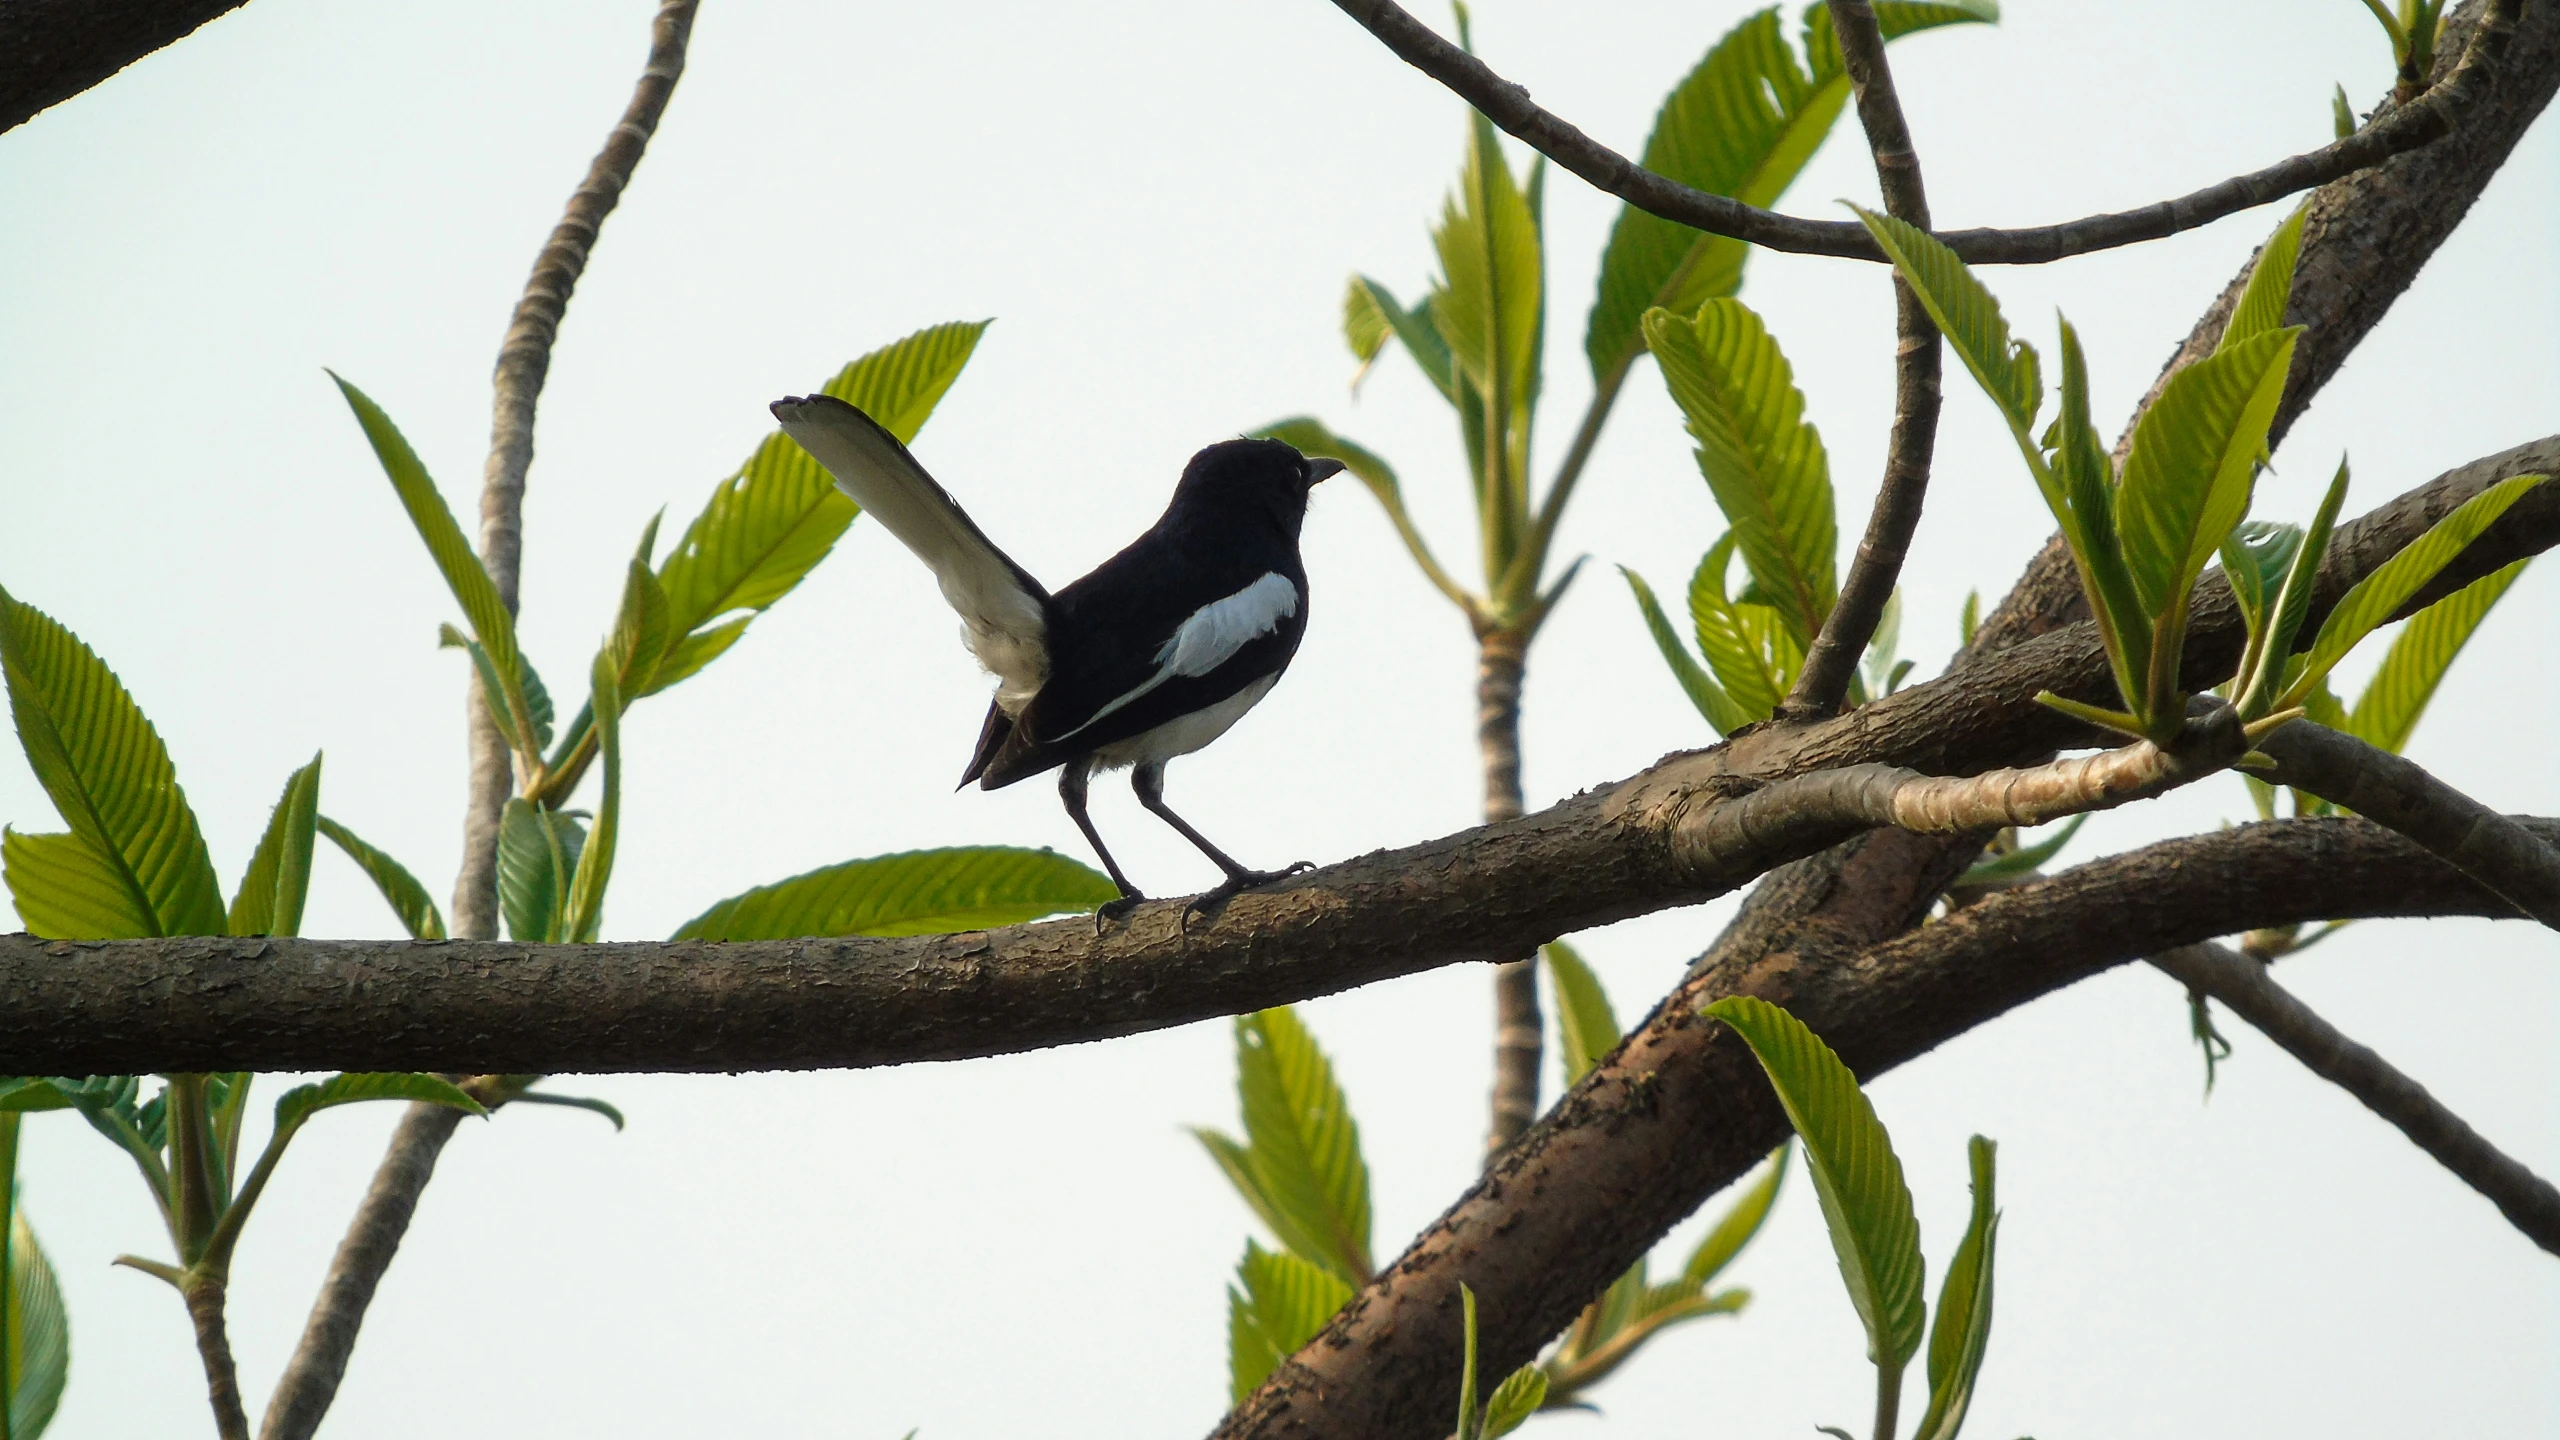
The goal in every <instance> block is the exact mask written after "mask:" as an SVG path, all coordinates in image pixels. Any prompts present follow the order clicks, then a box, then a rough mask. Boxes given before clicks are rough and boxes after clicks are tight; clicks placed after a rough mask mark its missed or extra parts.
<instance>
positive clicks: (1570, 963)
mask: <svg viewBox="0 0 2560 1440" xmlns="http://www.w3.org/2000/svg"><path fill="white" fill-rule="evenodd" d="M1542 953H1543V954H1545V956H1546V957H1547V976H1548V978H1549V979H1551V980H1553V981H1554V982H1555V987H1556V1041H1557V1044H1556V1057H1557V1058H1558V1059H1560V1060H1562V1061H1563V1062H1564V1083H1565V1084H1566V1085H1567V1086H1572V1085H1576V1084H1579V1083H1580V1082H1581V1080H1582V1077H1583V1076H1585V1075H1588V1074H1590V1073H1591V1067H1592V1066H1594V1065H1597V1064H1599V1063H1600V1060H1601V1057H1602V1056H1605V1055H1607V1054H1608V1053H1609V1052H1610V1051H1612V1050H1615V1049H1617V1048H1618V1040H1619V1038H1620V1036H1621V1034H1622V1033H1623V1032H1621V1031H1620V1030H1619V1029H1618V1017H1617V1016H1616V1015H1615V1014H1614V1013H1612V1012H1611V1011H1610V1009H1609V996H1608V994H1607V993H1606V992H1604V991H1603V990H1602V989H1601V988H1600V977H1599V976H1597V975H1594V974H1592V973H1591V967H1590V966H1589V965H1587V964H1584V963H1583V959H1582V957H1581V956H1580V955H1577V954H1575V953H1574V950H1573V947H1572V946H1570V945H1567V944H1565V943H1564V942H1563V941H1561V940H1558V941H1555V942H1553V943H1551V944H1549V945H1547V946H1545V947H1544V949H1543V951H1542Z"/></svg>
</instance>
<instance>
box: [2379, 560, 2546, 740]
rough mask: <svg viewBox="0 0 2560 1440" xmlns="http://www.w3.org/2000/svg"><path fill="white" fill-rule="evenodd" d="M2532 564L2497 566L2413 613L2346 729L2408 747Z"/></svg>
mask: <svg viewBox="0 0 2560 1440" xmlns="http://www.w3.org/2000/svg"><path fill="white" fill-rule="evenodd" d="M2530 563H2532V562H2531V561H2530V560H2518V561H2517V562H2515V563H2514V564H2512V565H2509V566H2507V567H2506V568H2505V569H2503V570H2493V571H2491V572H2489V573H2488V574H2486V575H2484V576H2482V577H2480V578H2479V579H2477V580H2474V581H2472V582H2471V583H2470V584H2468V585H2466V586H2464V587H2462V588H2461V589H2460V590H2457V591H2455V592H2454V593H2452V594H2450V595H2447V596H2446V597H2444V598H2443V599H2442V600H2439V601H2437V602H2436V603H2434V604H2433V605H2430V606H2428V607H2427V608H2426V609H2424V610H2421V611H2419V612H2418V613H2417V614H2416V615H2415V616H2413V617H2411V619H2410V621H2409V623H2408V625H2407V627H2406V628H2404V629H2403V630H2401V632H2400V637H2399V638H2398V639H2396V640H2394V641H2392V642H2391V648H2390V650H2388V651H2387V652H2385V653H2384V655H2383V657H2382V667H2381V668H2380V669H2378V670H2376V671H2374V672H2373V679H2372V680H2370V681H2368V682H2367V683H2366V685H2365V687H2364V693H2363V694H2361V695H2359V696H2357V697H2356V708H2355V710H2354V712H2353V713H2352V714H2350V715H2349V716H2348V717H2347V723H2346V725H2345V726H2344V727H2343V728H2344V729H2345V730H2346V732H2347V733H2348V734H2350V735H2353V736H2355V737H2356V738H2357V739H2359V740H2362V741H2364V742H2365V743H2366V744H2368V745H2372V746H2375V747H2377V748H2379V749H2383V750H2388V751H2390V752H2391V753H2392V754H2394V755H2397V754H2399V753H2400V752H2401V751H2403V750H2405V749H2407V748H2408V746H2409V734H2410V732H2411V731H2413V730H2415V729H2417V727H2418V718H2419V717H2420V716H2422V715H2424V714H2426V713H2427V702H2428V701H2429V700H2432V699H2434V698H2435V693H2436V686H2438V685H2439V684H2441V683H2443V681H2444V675H2445V672H2446V671H2447V670H2449V669H2451V668H2453V661H2454V657H2455V656H2457V655H2460V654H2461V653H2462V647H2463V646H2464V645H2466V644H2469V643H2470V641H2471V635H2472V632H2473V631H2475V630H2478V629H2479V628H2480V622H2481V621H2483V620H2485V619H2487V618H2488V617H2489V610H2490V607H2492V606H2494V605H2496V604H2497V603H2498V597H2499V596H2502V595H2504V594H2506V593H2507V587H2508V586H2510V585H2513V584H2514V583H2515V582H2516V577H2517V576H2519V575H2522V574H2523V573H2524V567H2525V566H2526V565H2528V564H2530Z"/></svg>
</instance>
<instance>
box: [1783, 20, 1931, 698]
mask: <svg viewBox="0 0 2560 1440" xmlns="http://www.w3.org/2000/svg"><path fill="white" fill-rule="evenodd" d="M1831 18H1832V21H1833V24H1834V26H1835V27H1836V28H1837V30H1838V32H1839V36H1840V57H1841V62H1842V65H1843V66H1844V68H1846V69H1847V71H1848V73H1849V83H1850V85H1851V86H1852V87H1854V89H1855V90H1856V93H1857V97H1858V123H1859V125H1860V126H1861V127H1863V128H1864V129H1865V130H1866V132H1867V148H1868V149H1869V150H1870V151H1872V152H1874V155H1875V162H1876V184H1877V187H1878V188H1879V189H1880V190H1882V191H1883V193H1884V206H1885V211H1886V213H1888V214H1890V215H1892V216H1893V217H1894V218H1895V219H1897V220H1903V221H1907V222H1909V223H1910V224H1913V225H1916V226H1918V227H1920V228H1921V229H1923V230H1926V229H1928V228H1929V196H1928V192H1927V190H1926V189H1925V188H1924V187H1923V186H1922V184H1921V180H1920V153H1919V151H1918V150H1917V149H1916V148H1914V147H1913V145H1912V143H1911V127H1910V125H1909V123H1908V122H1906V121H1905V120H1904V119H1903V116H1902V99H1901V97H1900V96H1898V95H1896V94H1895V93H1894V89H1893V67H1892V66H1891V65H1890V64H1888V63H1887V62H1886V60H1885V54H1884V34H1883V32H1882V31H1881V30H1880V29H1879V28H1878V27H1877V25H1876V12H1875V7H1874V6H1873V5H1870V4H1868V3H1867V0H1832V5H1831ZM1893 311H1894V351H1893V430H1892V432H1891V435H1890V437H1889V438H1888V439H1887V441H1886V443H1885V455H1884V478H1883V480H1882V481H1881V482H1879V483H1878V485H1877V487H1876V503H1875V507H1874V508H1873V509H1872V510H1870V511H1868V513H1867V533H1866V534H1864V535H1862V536H1860V537H1859V538H1858V552H1857V555H1856V557H1855V558H1854V559H1853V560H1851V562H1850V564H1849V578H1848V580H1847V581H1846V582H1845V583H1843V584H1842V585H1841V587H1840V598H1839V599H1838V600H1837V601H1836V602H1834V603H1833V605H1832V607H1831V613H1830V614H1829V615H1826V616H1824V617H1823V620H1822V633H1820V634H1818V635H1816V636H1814V637H1813V643H1812V644H1811V645H1810V646H1807V647H1806V649H1805V654H1804V665H1803V668H1801V669H1800V670H1798V671H1797V672H1796V683H1795V684H1794V685H1793V686H1791V687H1789V689H1788V692H1787V698H1786V700H1785V702H1784V703H1783V704H1781V705H1780V706H1779V707H1778V710H1779V713H1780V714H1781V715H1783V716H1785V717H1786V718H1788V719H1791V720H1807V719H1813V718H1816V717H1818V716H1823V715H1828V714H1830V713H1831V712H1832V711H1834V710H1837V709H1839V708H1840V702H1841V701H1842V700H1843V699H1845V698H1846V697H1847V696H1848V693H1849V679H1850V677H1851V676H1853V675H1855V674H1856V673H1857V671H1858V656H1859V655H1860V654H1861V653H1862V652H1864V651H1865V650H1866V648H1867V642H1868V641H1869V640H1870V639H1872V638H1874V636H1875V633H1876V624H1877V622H1878V621H1880V620H1882V619H1883V618H1884V607H1885V602H1886V601H1887V600H1890V599H1891V598H1892V597H1893V584H1894V581H1895V580H1896V579H1898V578H1899V577H1900V576H1901V574H1902V561H1903V557H1904V556H1906V555H1908V554H1909V553H1910V550H1911V535H1912V532H1913V531H1915V530H1917V529H1918V528H1919V527H1920V506H1921V502H1922V501H1923V500H1924V499H1926V498H1927V496H1928V493H1929V461H1930V457H1931V455H1932V454H1934V453H1935V451H1936V449H1937V444H1938V408H1939V404H1938V402H1939V400H1940V398H1941V396H1940V390H1939V381H1940V378H1941V376H1940V370H1941V361H1942V359H1943V357H1942V355H1941V351H1940V346H1939V344H1938V326H1937V322H1935V321H1933V320H1931V319H1930V318H1929V311H1928V307H1926V306H1924V305H1922V304H1921V303H1920V297H1919V295H1918V294H1916V293H1914V292H1913V290H1912V288H1911V286H1910V285H1909V284H1907V283H1905V281H1904V280H1903V278H1902V276H1901V275H1900V274H1896V275H1895V276H1894V277H1893Z"/></svg>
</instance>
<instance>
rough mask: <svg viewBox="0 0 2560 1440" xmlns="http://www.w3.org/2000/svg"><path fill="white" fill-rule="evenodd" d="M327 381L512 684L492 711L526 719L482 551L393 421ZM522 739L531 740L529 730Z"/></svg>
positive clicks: (476, 635)
mask: <svg viewBox="0 0 2560 1440" xmlns="http://www.w3.org/2000/svg"><path fill="white" fill-rule="evenodd" d="M329 378H330V379H331V380H333V381H336V382H337V386H338V392H339V393H340V394H341V395H344V396H345V397H346V401H347V408H348V409H350V410H353V411H354V412H355V416H356V424H358V425H359V426H361V427H363V429H364V438H365V440H366V441H367V442H368V443H370V444H371V445H372V446H373V454H374V458H375V459H376V460H379V461H380V462H381V463H382V473H383V474H384V475H386V476H388V477H390V480H391V489H392V492H393V493H394V494H396V495H398V496H399V497H400V508H401V509H403V510H405V511H407V512H408V514H409V523H410V525H411V526H412V527H414V528H415V529H416V530H417V532H418V538H419V539H420V540H422V541H425V542H426V546H427V555H428V557H429V558H430V559H432V560H434V561H435V566H436V572H437V573H438V574H440V575H442V576H443V577H444V583H445V588H446V589H448V590H450V591H452V592H453V598H454V602H455V603H456V604H458V605H460V606H461V607H462V616H463V619H464V620H465V621H466V622H467V623H468V624H469V625H470V626H471V637H472V638H473V639H475V640H477V641H479V642H480V647H481V649H482V650H484V651H486V652H487V655H488V659H489V662H490V664H491V665H492V666H493V667H494V668H495V669H496V671H497V673H498V676H499V678H500V680H501V681H502V682H510V683H506V685H505V688H504V689H503V691H502V693H503V696H504V700H505V705H504V707H500V706H499V705H498V704H497V702H495V701H493V702H492V703H491V708H492V709H500V708H503V709H504V710H505V711H506V712H507V713H511V714H514V715H517V716H530V714H531V711H530V709H529V707H528V706H527V704H526V702H525V696H524V692H523V689H522V687H521V685H518V684H514V683H511V682H514V681H516V680H517V678H518V676H519V674H520V672H519V671H518V669H517V666H516V658H517V657H516V622H515V615H514V614H513V613H512V612H511V611H509V610H508V609H507V606H506V602H505V601H503V600H501V599H499V598H498V586H497V583H496V582H495V581H493V580H491V579H490V578H489V572H488V571H487V570H486V569H484V568H483V567H482V566H481V563H480V552H479V551H477V550H475V549H473V548H472V545H471V542H470V541H469V540H467V539H465V538H463V534H462V527H461V526H460V525H457V524H455V523H454V519H453V511H452V510H451V509H449V508H447V507H446V505H445V503H444V495H443V493H442V492H441V491H439V490H437V489H436V482H435V480H434V479H433V478H432V477H430V476H429V475H428V474H427V467H426V465H425V464H424V463H423V462H421V461H420V460H419V459H418V452H417V451H415V450H412V449H410V448H409V442H408V440H407V439H406V438H405V437H403V436H402V435H401V433H400V427H399V426H397V425H394V424H392V423H391V417H390V416H389V415H387V414H385V413H383V409H382V407H381V406H379V405H376V404H375V403H373V400H372V397H370V396H368V395H366V394H365V393H364V392H363V391H361V390H358V389H357V388H356V387H355V386H353V385H350V384H348V383H347V381H346V380H345V379H344V378H343V377H342V376H340V375H339V374H338V373H337V372H336V371H334V370H332V371H330V372H329ZM499 730H500V732H501V733H503V734H507V735H509V736H511V737H512V736H515V735H516V733H517V731H516V729H515V727H513V726H511V725H505V724H501V725H500V726H499ZM524 738H525V739H526V740H528V741H529V740H530V738H531V733H530V730H529V728H528V730H527V731H526V732H525V735H524Z"/></svg>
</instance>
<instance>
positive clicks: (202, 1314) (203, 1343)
mask: <svg viewBox="0 0 2560 1440" xmlns="http://www.w3.org/2000/svg"><path fill="white" fill-rule="evenodd" d="M178 1288H179V1291H180V1292H181V1293H182V1294H184V1295H185V1296H186V1300H187V1318H188V1319H190V1320H192V1321H194V1322H195V1327H196V1354H197V1355H199V1356H201V1357H202V1358H203V1360H204V1384H205V1393H206V1396H207V1397H208V1398H209V1399H210V1400H211V1401H212V1404H213V1424H214V1429H215V1430H216V1431H217V1432H219V1433H220V1435H221V1436H222V1440H249V1415H248V1412H247V1411H245V1410H243V1409H241V1407H240V1372H239V1370H238V1368H237V1367H235V1366H234V1365H233V1364H232V1363H231V1335H230V1331H229V1329H228V1328H227V1327H226V1326H225V1324H224V1323H223V1318H222V1303H223V1299H224V1296H225V1293H226V1292H227V1290H228V1289H229V1286H228V1285H227V1284H226V1282H225V1281H224V1280H223V1278H222V1277H221V1276H220V1275H217V1274H209V1273H206V1272H204V1271H198V1270H191V1271H189V1272H187V1276H186V1280H185V1283H183V1284H181V1285H180V1286H179V1287H178Z"/></svg>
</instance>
